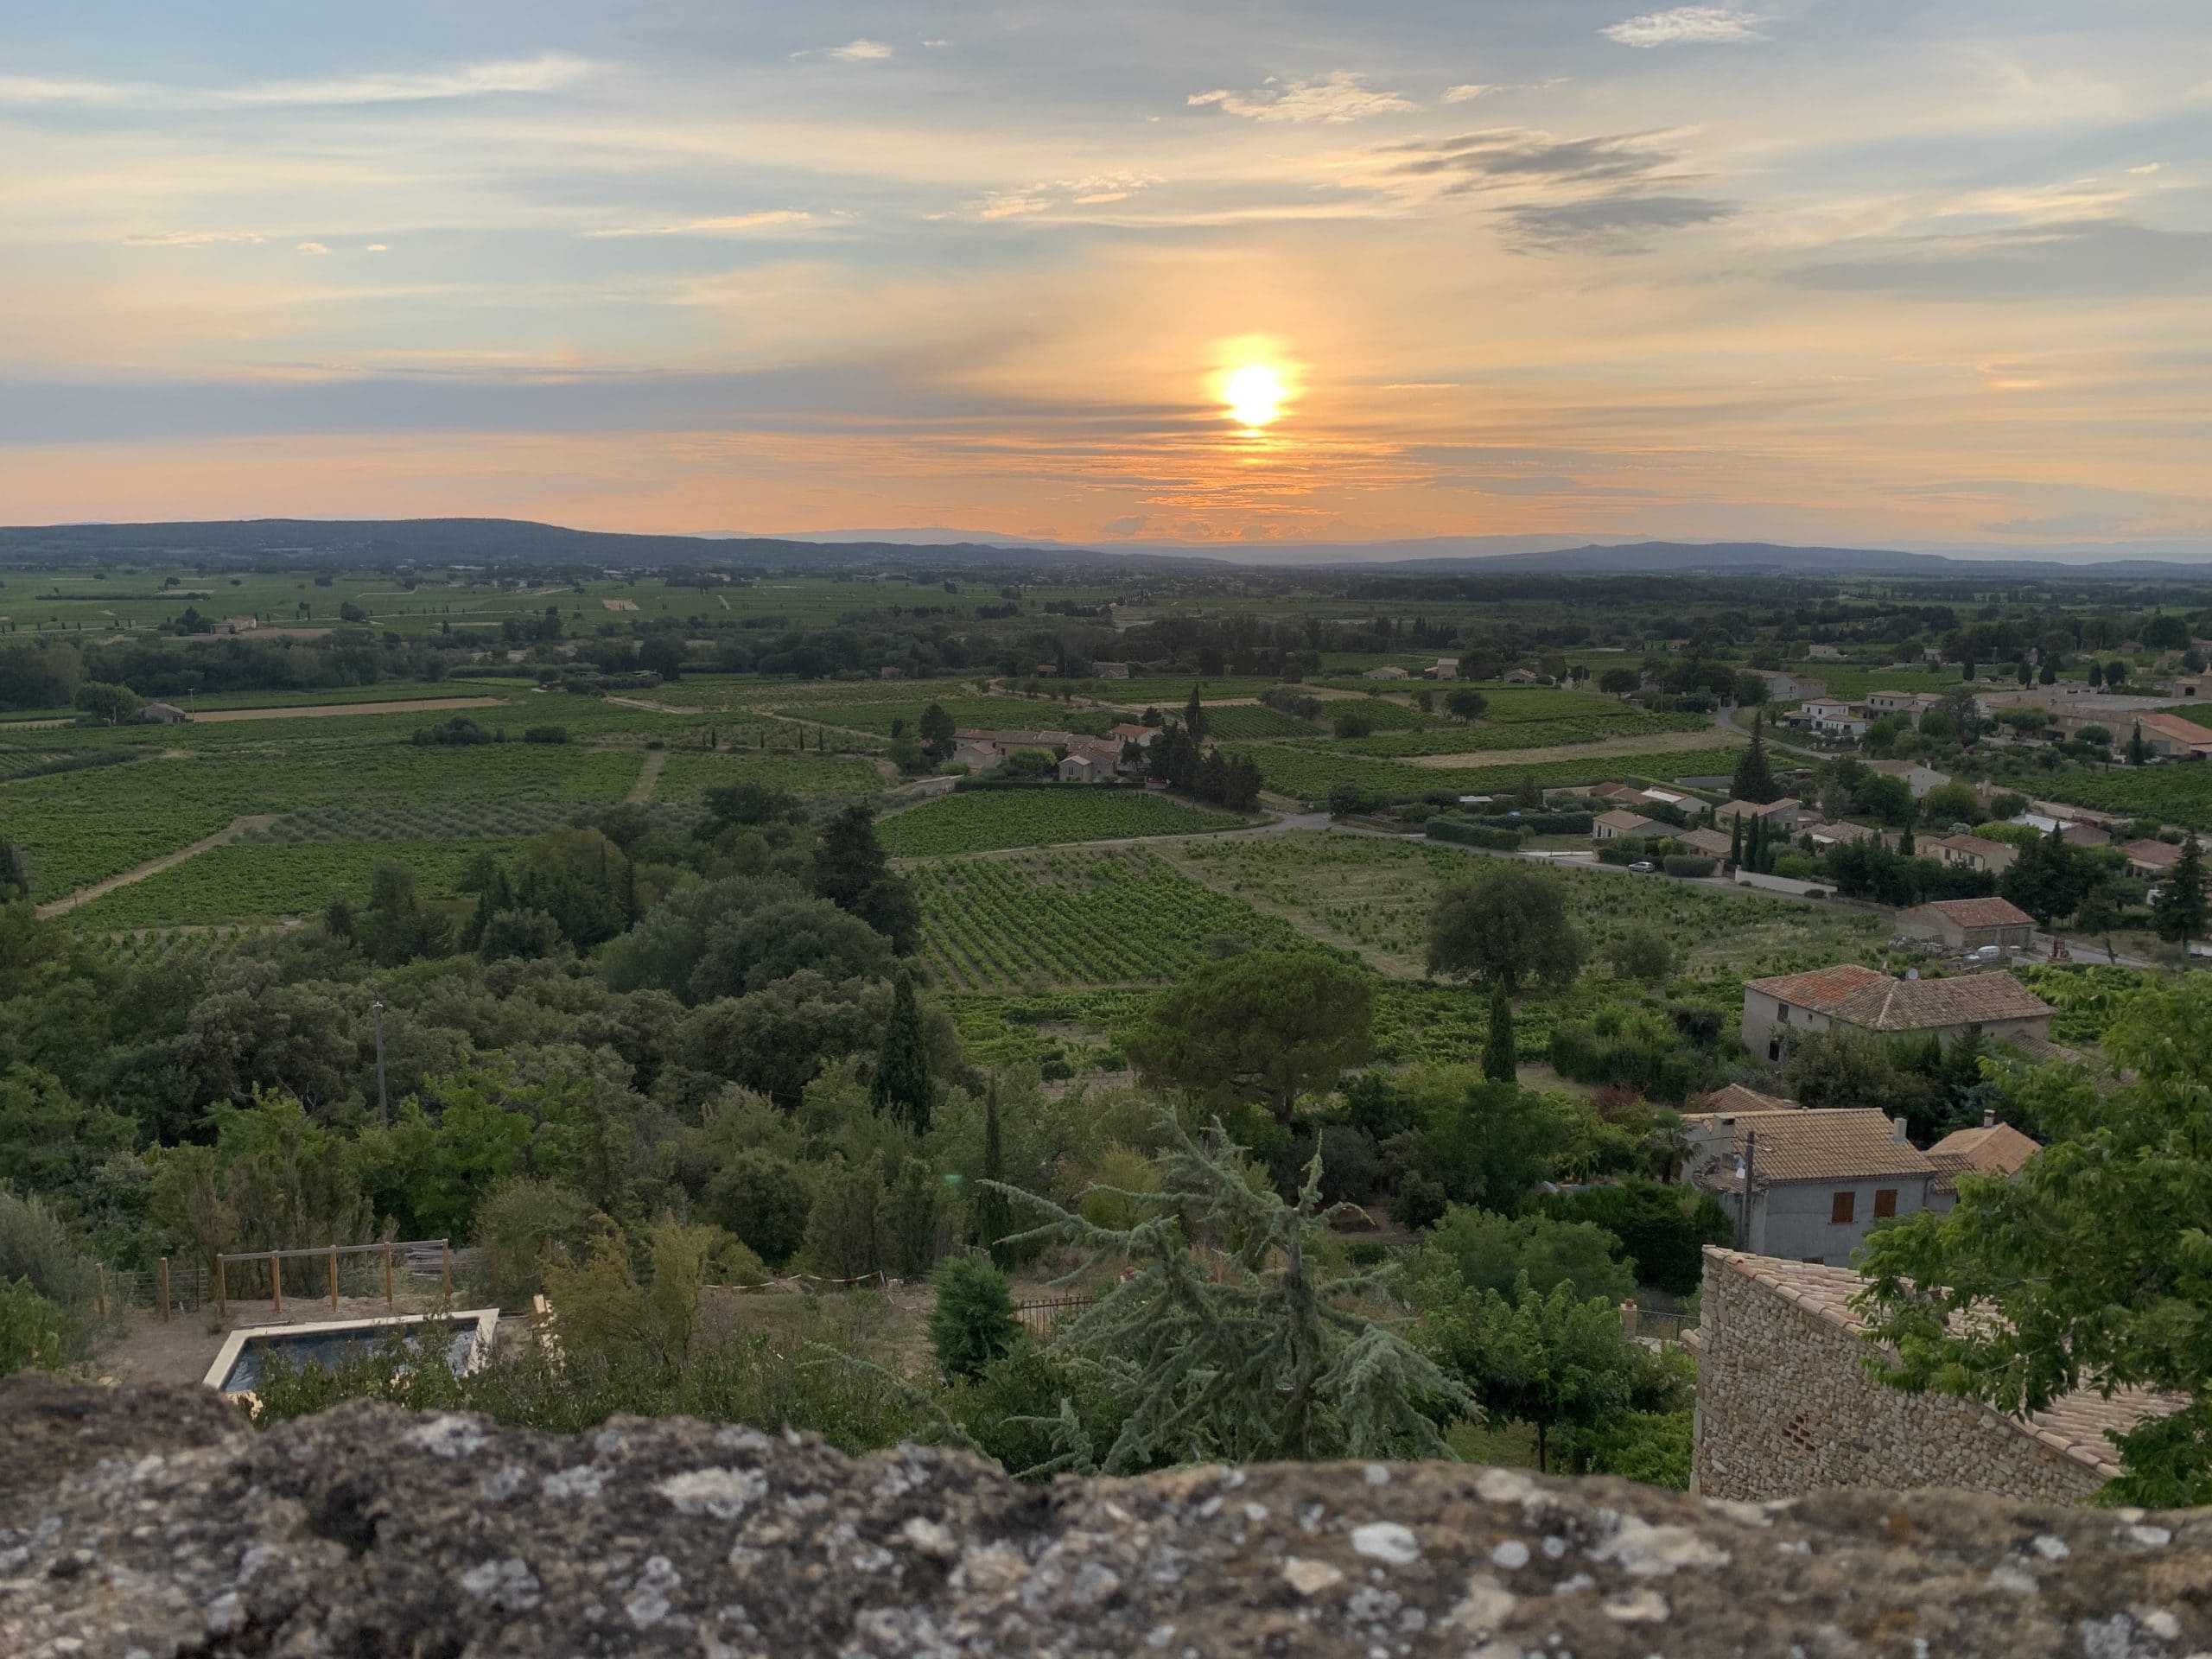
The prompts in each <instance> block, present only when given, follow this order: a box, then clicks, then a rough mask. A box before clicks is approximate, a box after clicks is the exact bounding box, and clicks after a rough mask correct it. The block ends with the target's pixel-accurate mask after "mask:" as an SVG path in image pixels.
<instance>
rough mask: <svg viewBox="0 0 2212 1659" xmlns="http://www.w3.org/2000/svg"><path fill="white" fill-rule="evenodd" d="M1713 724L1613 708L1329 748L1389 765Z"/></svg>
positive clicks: (1357, 740)
mask: <svg viewBox="0 0 2212 1659" xmlns="http://www.w3.org/2000/svg"><path fill="white" fill-rule="evenodd" d="M1712 723H1713V722H1712V721H1709V720H1707V719H1706V718H1705V716H1704V715H1650V714H1646V713H1644V712H1643V710H1642V709H1611V710H1608V711H1607V712H1605V713H1604V714H1597V715H1567V716H1564V717H1562V718H1560V719H1557V720H1514V721H1497V722H1492V721H1488V720H1484V721H1479V722H1478V723H1477V724H1475V725H1471V726H1461V725H1459V724H1457V723H1456V722H1455V723H1450V724H1446V725H1441V726H1438V727H1435V728H1432V729H1430V730H1428V731H1421V732H1378V733H1376V734H1375V735H1374V736H1372V737H1350V738H1342V739H1338V740H1335V741H1332V743H1331V745H1330V747H1332V749H1333V750H1334V751H1335V752H1336V753H1340V754H1363V755H1370V756H1374V757H1377V758H1380V759H1383V760H1391V759H1402V758H1407V757H1410V756H1413V755H1420V754H1472V753H1481V752H1484V751H1486V750H1497V751H1500V752H1507V751H1510V750H1514V749H1545V748H1550V747H1554V746H1555V745H1563V744H1569V743H1595V742H1599V741H1602V740H1604V739H1606V738H1615V737H1648V736H1650V735H1652V734H1655V733H1657V732H1695V731H1702V730H1704V729H1706V728H1708V727H1710V726H1711V725H1712ZM1305 747H1309V748H1311V747H1318V746H1316V745H1313V744H1308V745H1306V746H1305Z"/></svg>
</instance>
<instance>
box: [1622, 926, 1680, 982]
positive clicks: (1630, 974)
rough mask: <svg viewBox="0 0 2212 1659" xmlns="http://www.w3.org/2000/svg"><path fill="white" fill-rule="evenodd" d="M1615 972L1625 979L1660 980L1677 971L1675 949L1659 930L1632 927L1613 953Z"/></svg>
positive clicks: (1625, 933)
mask: <svg viewBox="0 0 2212 1659" xmlns="http://www.w3.org/2000/svg"><path fill="white" fill-rule="evenodd" d="M1610 954H1611V957H1612V962H1613V971H1614V972H1615V973H1618V974H1619V975H1620V976H1622V977H1623V978H1624V979H1641V980H1647V981H1658V980H1662V979H1664V978H1666V977H1667V976H1668V975H1669V974H1671V973H1673V972H1674V971H1675V948H1674V946H1672V945H1671V944H1668V943H1667V936H1666V935H1665V934H1664V933H1662V932H1661V931H1659V930H1658V929H1657V928H1656V927H1631V928H1630V929H1629V930H1628V931H1626V932H1624V933H1623V934H1622V935H1621V936H1620V937H1619V938H1617V939H1615V940H1614V941H1613V943H1612V946H1611V951H1610Z"/></svg>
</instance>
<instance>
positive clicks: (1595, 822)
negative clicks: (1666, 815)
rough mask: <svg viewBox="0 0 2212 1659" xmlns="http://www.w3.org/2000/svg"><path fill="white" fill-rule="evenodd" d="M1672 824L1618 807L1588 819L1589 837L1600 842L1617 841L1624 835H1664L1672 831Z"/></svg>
mask: <svg viewBox="0 0 2212 1659" xmlns="http://www.w3.org/2000/svg"><path fill="white" fill-rule="evenodd" d="M1673 829H1674V826H1673V825H1671V824H1665V823H1660V822H1659V821H1658V820H1657V819H1656V818H1647V817H1644V816H1643V814H1642V813H1640V812H1624V811H1621V810H1618V808H1617V809H1615V810H1613V811H1611V812H1600V813H1599V815H1598V816H1597V817H1594V818H1592V819H1591V820H1590V839H1591V840H1592V841H1594V842H1599V843H1600V844H1602V843H1604V842H1608V841H1618V840H1620V839H1621V838H1622V837H1623V836H1664V835H1670V834H1672V833H1673Z"/></svg>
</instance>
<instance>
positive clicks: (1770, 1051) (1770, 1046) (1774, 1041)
mask: <svg viewBox="0 0 2212 1659" xmlns="http://www.w3.org/2000/svg"><path fill="white" fill-rule="evenodd" d="M1766 1057H1767V1058H1769V1059H1770V1060H1778V1059H1780V1058H1782V1039H1781V1038H1779V1037H1770V1038H1769V1039H1767V1045H1766Z"/></svg>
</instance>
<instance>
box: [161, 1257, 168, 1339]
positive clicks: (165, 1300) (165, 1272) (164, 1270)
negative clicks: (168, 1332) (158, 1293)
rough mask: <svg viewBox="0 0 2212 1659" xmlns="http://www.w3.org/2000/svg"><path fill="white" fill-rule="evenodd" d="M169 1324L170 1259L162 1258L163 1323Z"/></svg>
mask: <svg viewBox="0 0 2212 1659" xmlns="http://www.w3.org/2000/svg"><path fill="white" fill-rule="evenodd" d="M168 1322H169V1259H168V1257H167V1256H166V1255H165V1256H163V1257H162V1324H163V1325H167V1324H168Z"/></svg>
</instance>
